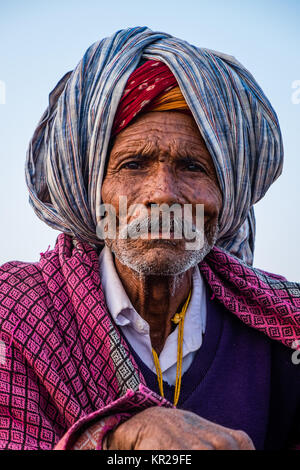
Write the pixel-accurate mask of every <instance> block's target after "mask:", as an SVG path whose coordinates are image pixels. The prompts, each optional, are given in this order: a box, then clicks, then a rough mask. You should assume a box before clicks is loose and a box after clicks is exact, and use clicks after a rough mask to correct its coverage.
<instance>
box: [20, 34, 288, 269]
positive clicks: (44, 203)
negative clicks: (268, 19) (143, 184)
mask: <svg viewBox="0 0 300 470" xmlns="http://www.w3.org/2000/svg"><path fill="white" fill-rule="evenodd" d="M147 60H154V61H160V62H163V63H164V64H165V65H166V66H167V67H168V68H169V69H170V71H171V72H172V74H173V75H174V77H175V79H176V82H177V86H179V88H180V90H181V93H182V95H183V97H184V99H185V101H186V103H187V105H188V107H189V109H190V111H191V113H192V115H193V117H194V120H195V122H196V124H197V126H198V128H199V131H200V133H201V135H202V137H203V138H204V141H205V143H206V146H207V149H208V151H209V152H210V154H211V157H212V160H213V163H214V166H215V169H216V174H217V177H218V181H219V185H220V188H221V191H222V195H223V205H222V210H221V213H220V218H219V227H220V231H219V238H218V240H217V245H218V246H220V247H222V248H224V249H226V250H228V251H229V252H231V253H233V254H235V255H236V256H238V257H240V258H241V259H243V260H244V261H246V262H247V263H249V264H251V263H252V261H253V250H254V238H255V218H254V211H253V205H254V204H255V203H256V202H257V201H259V200H260V199H261V198H262V197H263V196H264V194H265V193H266V191H267V189H268V188H269V187H270V185H271V184H272V183H273V182H274V181H275V180H276V178H277V177H278V176H279V175H280V174H281V171H282V164H283V148H282V138H281V133H280V128H279V123H278V119H277V116H276V113H275V111H274V110H273V108H272V106H271V104H270V102H269V101H268V99H267V98H266V96H265V94H264V93H263V91H262V89H261V88H260V87H259V85H258V84H257V82H256V81H255V79H254V78H253V76H252V75H251V74H250V73H249V72H248V70H246V69H245V68H244V67H243V66H242V65H241V64H240V63H239V62H238V61H237V60H236V59H235V58H234V57H232V56H229V55H226V54H222V53H220V52H216V51H212V50H209V49H203V48H198V47H195V46H193V45H190V44H188V43H187V42H186V41H183V40H181V39H178V38H175V37H173V36H171V35H169V34H166V33H161V32H153V31H151V30H150V29H148V28H146V27H137V28H129V29H125V30H121V31H118V32H117V33H115V34H114V35H113V36H112V37H110V38H106V39H103V40H101V41H99V42H97V43H95V44H93V45H92V46H91V47H90V48H89V49H88V50H87V52H86V53H85V55H84V56H83V58H82V60H81V61H80V62H79V64H78V65H77V67H76V68H75V69H74V70H73V71H72V72H69V73H67V74H66V75H65V76H64V77H63V78H62V79H61V80H60V81H59V83H58V84H57V85H56V87H55V89H54V90H53V91H52V93H51V94H50V96H49V106H48V109H47V110H46V111H45V113H44V115H43V116H42V118H41V120H40V122H39V124H38V126H37V129H36V130H35V133H34V135H33V138H32V140H31V142H30V145H29V149H28V152H27V159H26V181H27V185H28V188H29V193H30V195H29V199H30V203H31V205H32V206H33V208H34V210H35V212H36V214H37V215H38V217H40V218H41V219H42V220H43V221H44V222H46V223H47V224H48V225H50V226H51V227H53V228H55V229H57V230H60V231H62V232H66V233H70V234H73V235H74V236H76V237H77V238H80V239H82V240H84V241H88V242H90V243H93V244H95V245H99V244H100V243H101V241H100V240H99V239H98V238H97V235H96V227H97V222H98V221H99V220H100V218H101V213H100V205H101V185H102V180H103V177H104V170H105V163H106V159H107V156H108V150H109V143H110V138H111V135H112V131H113V126H114V122H115V115H116V112H117V109H118V106H119V103H120V101H121V99H122V97H123V95H124V90H125V89H126V85H127V82H128V80H129V78H130V76H131V74H132V73H133V72H134V71H135V70H136V69H137V68H138V67H139V66H140V65H141V64H142V63H144V62H145V61H147Z"/></svg>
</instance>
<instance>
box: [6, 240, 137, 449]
mask: <svg viewBox="0 0 300 470" xmlns="http://www.w3.org/2000/svg"><path fill="white" fill-rule="evenodd" d="M98 269H99V265H98V256H97V253H96V252H95V251H94V250H93V249H92V248H91V247H90V246H87V245H81V244H80V243H78V245H77V247H74V246H73V244H72V239H71V238H70V237H69V236H66V235H60V236H59V237H58V240H57V244H56V247H55V249H54V250H53V251H49V252H47V253H46V254H45V255H43V256H42V257H41V261H40V262H39V263H32V264H29V263H18V262H12V263H7V264H6V265H4V266H2V267H1V268H0V281H1V282H0V295H1V297H0V331H1V335H0V339H1V340H2V341H4V342H5V344H6V345H7V351H6V352H7V354H6V356H7V357H6V359H7V361H6V363H5V364H2V365H1V366H0V373H1V378H2V380H1V383H0V432H1V433H2V434H1V436H2V438H1V447H3V448H8V449H9V448H13V449H17V448H31V449H36V448H40V449H51V448H53V447H54V445H55V443H56V442H57V441H58V439H59V438H60V437H61V436H62V435H63V434H64V432H65V431H66V430H67V429H68V428H69V427H70V426H71V425H72V424H74V423H75V422H76V421H77V420H78V419H79V418H80V417H82V416H85V415H87V414H89V413H91V412H93V411H95V410H97V409H101V408H103V406H105V405H107V404H108V403H110V402H112V401H113V400H114V399H115V398H118V397H119V396H120V394H121V393H125V392H126V390H128V389H130V388H131V389H134V390H136V389H137V388H138V385H139V384H140V383H141V382H142V383H144V379H143V377H142V375H141V374H140V372H139V371H138V368H137V366H136V365H135V364H134V363H133V359H132V360H131V356H130V354H129V351H128V347H127V345H126V344H125V342H124V340H123V339H122V338H121V337H120V335H119V334H118V333H117V331H116V330H115V328H114V325H113V323H112V321H111V319H110V317H109V315H108V313H107V309H106V306H105V301H104V297H103V293H102V290H101V285H100V277H99V273H98ZM114 359H115V360H116V362H117V364H118V371H117V372H116V366H115V364H114ZM16 386H18V387H17V388H16Z"/></svg>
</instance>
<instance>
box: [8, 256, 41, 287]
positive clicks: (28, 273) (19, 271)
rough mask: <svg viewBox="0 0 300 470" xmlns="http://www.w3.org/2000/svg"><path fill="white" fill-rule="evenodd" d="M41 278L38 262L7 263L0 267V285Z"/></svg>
mask: <svg viewBox="0 0 300 470" xmlns="http://www.w3.org/2000/svg"><path fill="white" fill-rule="evenodd" d="M28 278H34V279H37V278H42V272H41V267H40V262H39V261H37V262H33V263H32V262H26V261H8V262H6V263H4V264H2V265H1V266H0V285H2V284H6V283H11V284H14V283H16V282H17V280H18V281H19V282H20V281H21V282H23V281H25V280H26V279H28Z"/></svg>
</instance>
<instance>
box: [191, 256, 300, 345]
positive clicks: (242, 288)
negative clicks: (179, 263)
mask: <svg viewBox="0 0 300 470" xmlns="http://www.w3.org/2000/svg"><path fill="white" fill-rule="evenodd" d="M199 268H200V271H201V273H202V274H203V276H204V277H205V279H206V281H207V283H208V285H209V286H210V288H211V290H212V292H213V293H214V294H215V297H216V298H217V299H218V300H219V301H220V302H221V303H222V304H223V305H224V306H225V307H226V308H227V309H228V310H229V311H230V312H232V313H233V314H235V315H237V316H238V317H239V318H240V320H242V321H243V322H244V323H246V324H247V325H249V326H251V327H253V328H257V329H259V330H260V331H261V332H262V333H264V334H266V335H267V336H269V337H270V338H272V339H275V340H278V341H281V342H282V343H283V344H285V345H286V346H289V347H291V346H292V344H293V342H294V341H297V340H299V338H300V299H299V296H300V285H299V284H298V283H296V282H288V281H286V280H285V279H284V278H281V277H280V276H278V275H273V274H270V273H266V272H264V271H261V270H259V269H256V268H253V267H251V266H248V265H247V264H246V263H244V262H243V261H241V260H240V259H238V258H236V257H235V256H233V255H231V254H229V253H227V252H226V251H224V250H222V249H221V248H217V247H214V248H213V250H212V251H211V252H210V253H209V254H208V255H207V256H206V258H205V260H204V261H203V262H202V263H200V265H199Z"/></svg>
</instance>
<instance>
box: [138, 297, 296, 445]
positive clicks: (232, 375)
mask: <svg viewBox="0 0 300 470" xmlns="http://www.w3.org/2000/svg"><path fill="white" fill-rule="evenodd" d="M207 299H208V300H207V325H206V332H205V335H204V337H203V344H202V346H201V348H200V349H199V351H198V352H197V354H196V356H195V358H194V361H193V363H192V365H191V366H190V368H189V369H188V370H187V371H186V372H185V374H184V375H183V377H182V385H181V394H180V399H179V403H178V405H177V408H181V409H185V410H189V411H192V412H194V413H196V414H198V415H199V416H202V417H203V418H206V419H208V420H210V421H213V422H215V423H218V424H220V425H222V426H226V427H228V428H232V429H240V430H243V431H245V432H246V433H247V434H248V435H249V436H250V437H251V438H252V440H253V442H254V445H255V448H256V449H258V450H259V449H265V450H277V449H287V448H288V447H289V446H290V444H291V443H290V438H291V435H293V436H294V437H295V435H296V436H297V435H299V437H300V365H298V366H297V365H294V364H293V362H292V350H290V349H289V348H287V347H286V346H283V345H282V344H281V343H279V342H277V341H273V340H270V339H269V338H268V337H267V336H265V335H264V334H262V333H260V332H259V331H257V330H254V329H252V328H249V327H248V326H246V325H245V324H243V323H242V322H241V321H240V320H239V319H238V318H236V317H234V316H233V315H232V314H230V313H229V312H227V311H226V310H225V308H224V307H222V306H221V305H220V304H219V303H218V302H217V301H211V300H209V292H207ZM131 350H132V349H131ZM132 353H133V355H134V357H135V359H136V361H137V364H138V365H139V367H140V369H141V372H142V374H143V375H144V378H145V380H146V383H147V386H148V387H149V388H150V389H152V390H153V391H155V392H157V393H159V389H158V384H157V378H156V375H155V374H154V373H153V372H152V371H151V370H150V369H149V368H148V367H147V366H146V365H145V364H144V363H143V362H142V361H141V359H140V358H139V357H138V356H137V354H136V353H135V352H134V351H132ZM174 390H175V387H174V386H170V385H168V384H167V383H166V382H164V395H165V397H166V398H167V399H168V400H170V401H171V402H172V403H173V398H174Z"/></svg>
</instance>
